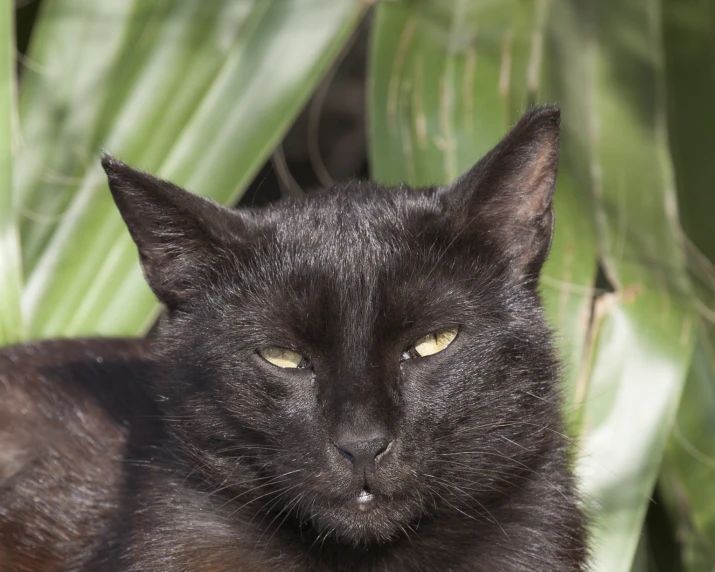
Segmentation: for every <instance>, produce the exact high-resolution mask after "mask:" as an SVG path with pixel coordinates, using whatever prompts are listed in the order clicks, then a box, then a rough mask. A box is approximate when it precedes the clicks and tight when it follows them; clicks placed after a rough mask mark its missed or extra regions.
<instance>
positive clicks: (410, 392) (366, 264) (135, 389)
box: [0, 108, 585, 572]
mask: <svg viewBox="0 0 715 572" xmlns="http://www.w3.org/2000/svg"><path fill="white" fill-rule="evenodd" d="M557 137H558V113H557V111H555V110H554V109H553V108H542V109H540V110H535V111H532V112H531V113H530V114H529V115H528V116H527V117H525V119H523V120H522V122H520V124H519V125H518V126H517V127H516V128H515V130H514V131H513V132H512V133H511V134H510V135H509V136H508V137H507V138H506V139H505V140H504V141H503V142H502V143H501V144H500V146H499V147H497V148H496V149H495V151H493V152H492V153H491V154H490V155H489V156H487V157H486V158H485V159H484V160H483V161H482V162H481V163H480V164H479V165H477V167H475V168H474V169H473V170H472V171H471V172H470V173H468V174H467V175H465V176H464V177H462V178H461V179H460V181H458V182H457V183H456V184H455V185H454V186H453V187H452V188H444V189H441V188H433V189H427V190H424V191H420V192H416V191H412V190H409V189H406V188H400V189H393V190H390V191H386V190H384V189H380V188H379V187H378V186H376V185H372V184H368V183H351V184H348V185H344V186H342V187H341V188H339V189H334V190H332V191H329V192H324V193H318V194H315V195H312V196H310V197H308V198H307V199H305V200H301V201H295V202H293V203H281V204H279V205H276V206H274V207H271V208H269V209H254V210H250V209H249V210H243V211H240V212H236V211H229V210H227V209H223V208H221V207H218V206H216V205H214V204H211V203H208V202H205V201H203V200H201V199H198V198H196V197H193V196H191V195H188V194H186V193H184V192H183V191H180V190H179V189H177V188H175V187H172V186H170V185H168V184H166V183H163V182H161V181H158V180H156V179H153V178H151V177H149V176H147V175H144V174H142V173H139V172H136V171H133V170H131V169H130V168H128V167H126V166H124V165H122V164H121V163H118V162H116V161H114V160H111V159H105V168H106V169H107V171H108V174H109V177H110V186H111V187H112V191H113V193H114V196H115V200H116V201H117V204H118V206H119V208H120V211H121V212H122V215H123V216H124V218H125V220H126V222H127V225H128V226H129V229H130V231H131V233H132V236H133V238H134V240H135V241H136V242H137V245H138V247H139V251H140V255H141V258H142V263H143V266H144V271H145V274H146V276H147V280H148V281H149V283H150V285H151V286H152V288H153V289H154V291H155V292H156V293H157V295H158V296H159V298H160V299H161V300H162V301H163V302H164V303H165V305H166V306H167V310H168V314H167V318H166V319H165V320H164V321H163V324H162V326H161V328H160V333H159V335H158V336H157V338H156V339H155V340H143V341H140V340H134V341H132V340H123V341H121V340H85V341H57V342H45V343H37V344H30V345H26V346H18V347H15V348H7V349H5V350H0V569H2V570H6V569H7V570H11V571H16V570H17V571H20V570H23V571H24V570H32V571H48V572H49V571H55V570H58V571H59V570H77V571H85V570H87V571H90V570H91V571H94V570H97V571H104V570H107V571H117V572H119V571H128V570H137V571H139V570H141V571H155V570H156V571H179V570H181V571H183V570H186V571H197V572H212V571H221V572H223V571H226V572H229V571H233V570H235V571H238V572H252V571H255V572H263V571H266V572H268V571H271V572H273V571H276V572H278V571H295V572H303V571H305V572H308V571H311V572H322V571H326V572H327V571H345V572H350V571H354V572H367V571H373V570H374V571H384V572H393V571H394V572H397V571H405V572H427V571H440V572H442V571H454V572H462V571H464V572H466V571H476V572H479V571H499V572H502V571H503V572H517V571H520V572H521V571H524V572H526V571H547V570H548V571H555V572H562V571H563V572H565V571H574V572H575V571H579V570H582V569H583V566H584V558H585V541H584V536H585V535H584V528H583V522H582V516H581V513H580V511H579V509H578V508H577V497H576V493H575V487H574V484H573V479H572V477H571V476H570V472H569V462H570V458H569V452H568V449H569V448H568V446H567V440H566V438H565V437H564V436H563V434H562V433H563V425H562V421H561V415H560V412H559V405H560V402H559V391H558V383H557V381H558V366H557V362H556V360H555V358H554V356H553V353H552V348H551V344H550V337H549V332H548V328H547V327H546V325H545V323H544V321H543V317H542V313H541V308H540V304H539V300H538V295H537V294H536V288H535V287H536V279H537V277H538V271H539V268H540V266H541V263H542V262H543V260H544V258H545V256H546V253H547V251H548V246H549V242H550V238H551V224H552V223H551V221H552V214H551V193H552V191H553V183H554V177H555V169H556V144H557ZM432 332H435V335H434V336H431V337H430V336H425V334H431V333H432ZM445 332H446V333H445ZM450 332H451V333H450ZM457 332H458V333H457ZM427 338H428V340H427V342H425V341H424V340H425V339H427ZM418 342H419V343H418ZM430 344H431V345H430ZM439 344H441V345H439ZM424 348H431V349H428V350H425V349H424Z"/></svg>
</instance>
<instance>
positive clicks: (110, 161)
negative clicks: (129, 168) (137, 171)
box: [101, 151, 126, 177]
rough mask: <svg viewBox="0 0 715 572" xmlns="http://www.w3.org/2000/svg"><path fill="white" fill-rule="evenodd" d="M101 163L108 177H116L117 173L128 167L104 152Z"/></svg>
mask: <svg viewBox="0 0 715 572" xmlns="http://www.w3.org/2000/svg"><path fill="white" fill-rule="evenodd" d="M101 163H102V168H103V169H104V172H105V173H107V176H108V177H111V176H113V175H116V173H117V171H119V170H121V169H122V168H123V167H126V165H125V164H124V163H122V162H121V161H120V160H118V159H115V158H114V157H112V156H111V155H110V154H109V153H107V152H106V151H104V152H102V159H101Z"/></svg>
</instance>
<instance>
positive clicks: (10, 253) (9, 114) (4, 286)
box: [0, 0, 23, 345]
mask: <svg viewBox="0 0 715 572" xmlns="http://www.w3.org/2000/svg"><path fill="white" fill-rule="evenodd" d="M13 15H14V6H13V4H12V2H11V1H10V0H0V292H2V295H0V345H3V344H8V343H10V342H14V341H17V340H18V339H19V338H21V337H22V332H23V324H22V316H21V314H20V292H21V280H22V278H21V277H22V269H21V266H20V249H19V242H18V231H17V218H16V216H15V208H14V204H13V196H12V173H13V157H14V148H15V145H16V143H17V142H16V140H15V137H14V131H15V123H16V116H15V114H16V110H15V69H14V67H15V66H14V61H15V36H14V33H13V31H14V30H13V24H14V17H13Z"/></svg>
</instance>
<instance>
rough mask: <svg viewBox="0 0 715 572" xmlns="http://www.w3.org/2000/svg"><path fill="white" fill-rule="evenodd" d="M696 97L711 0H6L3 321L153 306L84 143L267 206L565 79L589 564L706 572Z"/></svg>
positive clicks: (707, 266) (710, 79)
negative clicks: (590, 547)
mask: <svg viewBox="0 0 715 572" xmlns="http://www.w3.org/2000/svg"><path fill="white" fill-rule="evenodd" d="M714 101H715V0H383V1H381V2H369V1H368V0H120V1H118V0H43V1H40V0H16V1H15V3H13V2H12V1H11V0H0V344H9V343H13V342H17V341H21V340H25V339H37V338H43V337H50V336H80V335H97V334H101V335H136V334H142V333H144V332H146V331H147V330H148V329H149V327H150V326H151V324H152V323H153V321H154V319H155V317H156V314H157V311H158V308H157V306H156V303H155V300H154V298H153V296H152V295H151V293H150V292H149V290H148V288H147V287H146V286H145V284H144V281H143V279H142V277H141V272H140V270H139V266H138V264H137V260H136V252H135V249H134V247H133V244H132V243H131V241H130V239H129V236H128V234H127V233H126V231H125V229H124V226H123V225H122V223H121V221H120V218H119V216H118V214H117V213H116V211H115V209H114V206H113V204H112V202H111V198H110V195H109V193H108V192H107V190H106V188H105V181H104V177H103V173H102V172H101V170H100V168H99V162H98V156H99V153H100V149H106V150H107V151H109V152H111V153H112V154H115V155H117V156H118V157H120V158H122V159H123V160H125V161H126V162H128V163H131V164H133V165H136V166H138V167H140V168H142V169H145V170H148V171H151V172H153V173H158V174H159V175H160V176H162V177H164V178H168V179H170V180H172V181H174V182H176V183H178V184H180V185H183V186H185V187H186V188H188V189H190V190H192V191H194V192H197V193H200V194H203V195H207V196H211V197H214V198H215V199H217V200H219V201H222V202H224V203H229V204H234V203H236V202H237V201H239V199H241V197H243V199H242V200H243V201H248V202H253V203H260V202H265V201H267V200H272V199H275V198H277V197H278V196H280V195H281V194H299V193H302V192H304V190H305V189H310V188H313V187H316V186H319V185H328V184H330V183H331V182H332V181H333V180H335V179H343V178H348V177H352V176H356V175H357V176H364V177H367V176H370V177H373V178H375V179H377V180H379V181H384V182H399V181H406V182H408V183H410V184H413V185H422V184H430V183H442V182H447V181H450V180H452V179H454V178H455V177H456V176H457V175H458V174H459V173H460V172H461V171H462V170H463V169H465V168H467V167H468V166H470V165H471V164H473V163H474V162H475V161H476V159H478V158H479V157H480V156H481V155H482V154H483V153H484V152H485V151H487V150H488V149H489V148H490V147H491V146H492V145H493V144H494V143H496V141H497V140H498V139H499V138H500V137H501V136H502V135H503V134H504V133H505V131H506V130H507V129H508V127H509V126H510V125H512V124H513V123H514V122H515V121H516V119H517V118H518V116H519V115H520V113H522V112H523V111H524V110H525V109H527V108H528V106H529V105H531V104H533V103H537V102H550V103H558V104H559V105H560V106H561V107H562V110H563V138H562V161H561V170H560V176H559V183H558V188H557V193H556V207H555V208H556V214H557V232H556V236H555V240H554V245H553V249H552V254H551V257H550V260H549V262H548V264H547V266H546V268H545V270H544V275H543V278H542V291H543V296H544V300H545V303H546V305H547V309H548V314H549V317H550V319H551V321H552V323H553V325H554V327H555V329H556V330H557V332H558V340H559V345H560V348H561V350H562V353H563V356H564V361H565V364H566V368H565V379H564V382H565V394H566V396H567V413H568V415H569V418H570V420H571V422H572V433H573V436H574V440H575V441H576V442H577V446H578V451H579V458H578V463H577V467H576V469H577V471H578V473H579V476H580V478H581V480H582V482H583V489H584V492H585V495H586V499H587V503H588V504H589V505H590V507H591V510H592V511H593V514H594V545H593V558H592V560H593V569H594V570H598V571H604V572H619V571H629V570H633V571H646V570H648V571H656V570H658V571H668V572H670V571H675V570H686V571H712V570H715V369H714V367H715V353H714V347H715V346H714V342H715V337H714V334H713V328H712V326H713V322H714V321H715V295H714V294H713V292H715V288H714V286H715V267H714V266H713V263H712V262H713V260H715V240H714V239H713V226H714V224H715V222H714V220H713V219H714V217H715V156H714V155H715V106H714V105H713V102H714ZM291 126H292V127H291ZM368 165H369V170H368Z"/></svg>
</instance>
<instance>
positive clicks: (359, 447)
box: [335, 437, 392, 473]
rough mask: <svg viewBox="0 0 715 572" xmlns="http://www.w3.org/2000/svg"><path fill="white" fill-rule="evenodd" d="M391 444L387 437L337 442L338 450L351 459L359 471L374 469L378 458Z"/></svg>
mask: <svg viewBox="0 0 715 572" xmlns="http://www.w3.org/2000/svg"><path fill="white" fill-rule="evenodd" d="M391 445H392V441H390V440H389V439H388V438H387V437H378V438H377V439H369V440H366V441H350V442H348V443H345V442H338V443H335V446H336V447H337V449H338V452H339V453H340V454H341V455H342V456H343V457H345V458H346V459H347V460H348V461H350V462H351V463H352V465H353V469H354V470H355V471H356V472H359V473H361V472H364V471H365V470H368V469H372V468H373V467H374V465H375V461H376V460H377V458H378V457H380V456H381V455H384V454H385V453H387V451H388V450H389V448H390V446H391Z"/></svg>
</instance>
